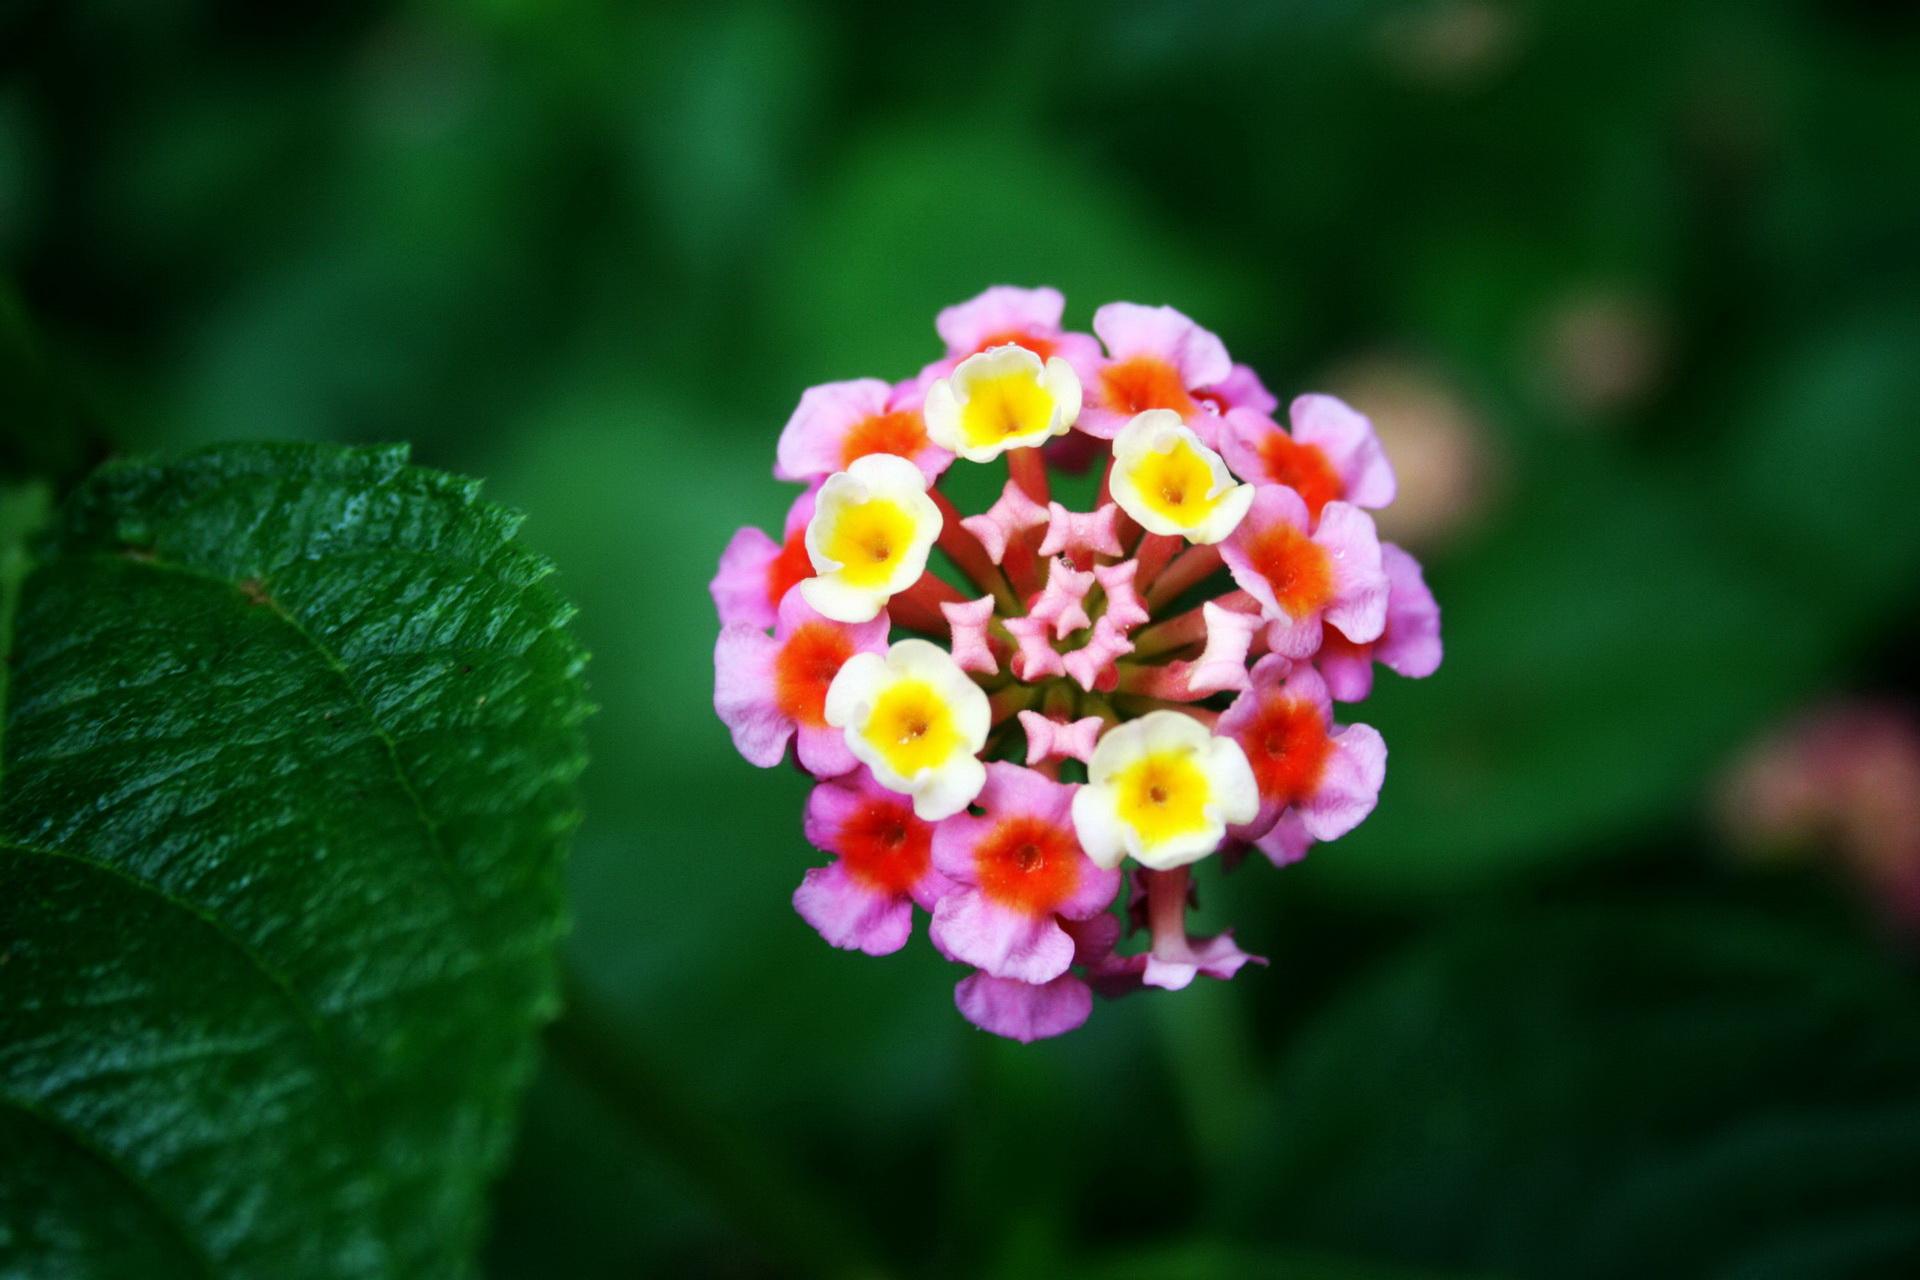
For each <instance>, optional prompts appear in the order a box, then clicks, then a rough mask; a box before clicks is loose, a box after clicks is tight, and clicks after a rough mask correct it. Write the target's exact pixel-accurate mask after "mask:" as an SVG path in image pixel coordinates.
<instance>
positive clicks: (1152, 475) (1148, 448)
mask: <svg viewBox="0 0 1920 1280" xmlns="http://www.w3.org/2000/svg"><path fill="white" fill-rule="evenodd" d="M1110 484H1111V486H1112V490H1113V500H1114V501H1115V502H1117V503H1119V504H1120V509H1121V510H1122V511H1124V512H1126V513H1127V514H1128V515H1130V516H1132V517H1133V518H1134V519H1135V520H1136V521H1138V522H1139V524H1140V527H1141V528H1143V529H1145V530H1147V532H1149V533H1170V534H1179V535H1180V536H1181V537H1183V538H1186V539H1187V540H1188V541H1189V542H1200V543H1208V542H1219V541H1220V540H1221V539H1223V538H1225V537H1226V536H1227V535H1228V534H1230V533H1232V532H1233V530H1234V527H1235V526H1236V525H1238V524H1239V523H1240V521H1241V519H1242V518H1244V517H1245V516H1246V514H1247V508H1248V507H1250V506H1252V505H1253V486H1252V485H1250V484H1238V483H1236V482H1235V481H1234V478H1233V474H1232V473H1231V472H1229V471H1228V470H1227V464H1226V463H1225V462H1223V461H1222V460H1221V458H1220V455H1219V454H1217V453H1215V452H1214V451H1213V450H1211V449H1209V448H1207V446H1206V445H1204V444H1202V443H1201V442H1200V437H1199V436H1197V435H1195V434H1194V433H1193V431H1192V430H1191V429H1190V428H1189V427H1188V426H1187V425H1186V424H1185V423H1184V422H1182V421H1180V415H1179V414H1177V413H1174V412H1173V411H1172V410H1169V409H1149V410H1147V411H1146V412H1145V413H1140V414H1136V415H1134V418H1133V421H1131V422H1129V423H1127V425H1126V426H1124V427H1122V428H1120V434H1119V435H1117V436H1115V437H1114V440H1113V476H1112V479H1111V481H1110Z"/></svg>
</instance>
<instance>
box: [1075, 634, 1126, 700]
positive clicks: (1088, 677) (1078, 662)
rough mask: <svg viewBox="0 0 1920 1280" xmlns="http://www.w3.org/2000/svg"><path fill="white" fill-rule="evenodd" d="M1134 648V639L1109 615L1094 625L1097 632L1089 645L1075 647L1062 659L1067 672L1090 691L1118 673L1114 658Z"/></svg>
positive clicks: (1088, 642)
mask: <svg viewBox="0 0 1920 1280" xmlns="http://www.w3.org/2000/svg"><path fill="white" fill-rule="evenodd" d="M1132 652H1133V641H1131V640H1129V639H1127V637H1126V635H1125V634H1124V633H1123V632H1121V631H1120V629H1119V628H1118V627H1115V626H1114V625H1113V623H1112V622H1111V621H1110V620H1108V619H1107V618H1105V617H1102V618H1101V619H1100V621H1098V622H1096V623H1095V624H1094V626H1093V635H1092V637H1091V638H1090V639H1089V640H1088V641H1087V643H1086V647H1085V648H1081V649H1075V650H1074V651H1073V652H1072V653H1069V654H1067V655H1065V656H1064V657H1063V658H1062V659H1061V665H1062V667H1064V668H1065V671H1066V674H1067V675H1069V676H1072V677H1073V679H1074V681H1075V682H1076V683H1077V684H1079V686H1080V687H1081V688H1082V689H1085V690H1087V691H1088V692H1089V693H1091V692H1092V691H1093V688H1094V686H1095V685H1096V684H1103V683H1106V682H1108V681H1110V680H1111V678H1112V677H1113V675H1114V674H1115V673H1114V667H1113V664H1114V660H1115V659H1117V658H1123V657H1125V656H1126V655H1127V654H1129V653H1132Z"/></svg>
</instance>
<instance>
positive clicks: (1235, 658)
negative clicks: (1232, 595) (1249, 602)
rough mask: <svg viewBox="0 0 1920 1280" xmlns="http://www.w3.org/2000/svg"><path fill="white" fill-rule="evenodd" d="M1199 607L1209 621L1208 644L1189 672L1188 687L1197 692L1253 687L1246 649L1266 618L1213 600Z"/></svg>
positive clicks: (1217, 691)
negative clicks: (1249, 675)
mask: <svg viewBox="0 0 1920 1280" xmlns="http://www.w3.org/2000/svg"><path fill="white" fill-rule="evenodd" d="M1200 611H1201V613H1202V615H1203V616H1204V617H1205V619H1206V623H1207V647H1206V648H1205V649H1204V650H1203V651H1202V652H1201V654H1200V656H1199V657H1198V658H1196V659H1195V660H1194V663H1193V666H1192V668H1191V669H1190V670H1189V671H1188V673H1187V688H1189V689H1191V690H1192V691H1193V692H1195V693H1219V692H1220V691H1221V690H1223V689H1231V690H1233V691H1234V692H1236V693H1237V692H1239V691H1240V690H1242V689H1246V688H1250V687H1251V686H1252V681H1251V680H1249V679H1248V677H1247V650H1248V649H1250V648H1252V646H1253V637H1254V635H1255V633H1257V632H1258V631H1259V630H1260V629H1261V628H1262V627H1264V626H1265V625H1266V622H1265V620H1264V619H1262V618H1260V617H1259V616H1258V615H1255V614H1251V613H1241V612H1240V611H1238V610H1237V609H1227V608H1223V607H1221V606H1220V605H1217V604H1215V603H1214V602H1213V601H1211V600H1209V601H1207V602H1206V603H1205V604H1204V605H1202V606H1201V607H1200Z"/></svg>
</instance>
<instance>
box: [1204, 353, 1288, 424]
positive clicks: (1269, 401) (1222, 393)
mask: <svg viewBox="0 0 1920 1280" xmlns="http://www.w3.org/2000/svg"><path fill="white" fill-rule="evenodd" d="M1198 398H1199V399H1201V400H1203V401H1204V402H1205V403H1207V404H1210V405H1213V406H1214V407H1215V409H1216V410H1217V411H1218V412H1220V413H1222V414H1225V413H1227V412H1229V411H1230V410H1233V409H1250V410H1252V411H1253V412H1255V413H1264V414H1269V415H1271V414H1272V413H1273V411H1274V410H1275V409H1278V408H1279V407H1280V401H1279V400H1277V399H1275V398H1274V394H1273V392H1271V391H1269V390H1267V388H1266V385H1265V384H1264V383H1262V382H1261V381H1260V375H1259V374H1257V373H1255V372H1254V371H1253V370H1252V369H1249V368H1248V367H1247V366H1246V365H1244V364H1237V365H1235V366H1233V371H1232V372H1231V373H1229V374H1228V375H1227V376H1226V377H1224V378H1222V379H1221V380H1220V381H1218V382H1215V383H1212V384H1211V385H1209V386H1207V387H1204V388H1202V389H1201V391H1200V393H1199V397H1198Z"/></svg>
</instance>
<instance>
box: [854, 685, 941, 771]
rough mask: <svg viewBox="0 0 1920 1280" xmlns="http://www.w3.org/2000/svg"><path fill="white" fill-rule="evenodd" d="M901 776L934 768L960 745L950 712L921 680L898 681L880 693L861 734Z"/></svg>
mask: <svg viewBox="0 0 1920 1280" xmlns="http://www.w3.org/2000/svg"><path fill="white" fill-rule="evenodd" d="M862 732H863V733H864V734H865V736H866V738H867V741H869V742H871V743H873V745H874V746H875V747H877V748H879V750H880V754H881V755H883V756H885V757H886V761H887V764H888V765H889V766H891V767H892V768H893V769H894V771H895V772H897V773H899V774H900V775H902V776H903V777H909V778H910V777H912V776H914V775H915V774H917V773H919V772H920V771H921V770H923V769H932V768H937V767H938V766H939V765H941V764H944V763H945V762H946V760H947V758H948V757H949V756H951V755H952V754H953V753H954V752H955V751H956V750H958V749H959V748H960V747H961V746H962V742H961V738H960V731H959V729H958V728H957V727H956V726H955V725H954V722H953V711H952V710H951V709H950V708H949V707H948V706H947V704H946V701H945V699H943V698H941V697H940V695H939V694H938V693H936V692H934V689H933V686H932V685H929V684H927V683H926V682H925V681H923V680H902V681H900V682H899V683H897V684H895V685H893V686H892V687H891V688H889V689H887V691H886V692H884V693H882V694H881V695H880V696H879V698H878V699H876V700H875V702H874V704H873V714H872V715H871V716H869V717H868V718H867V724H866V728H865V729H864V730H863V731H862Z"/></svg>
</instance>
